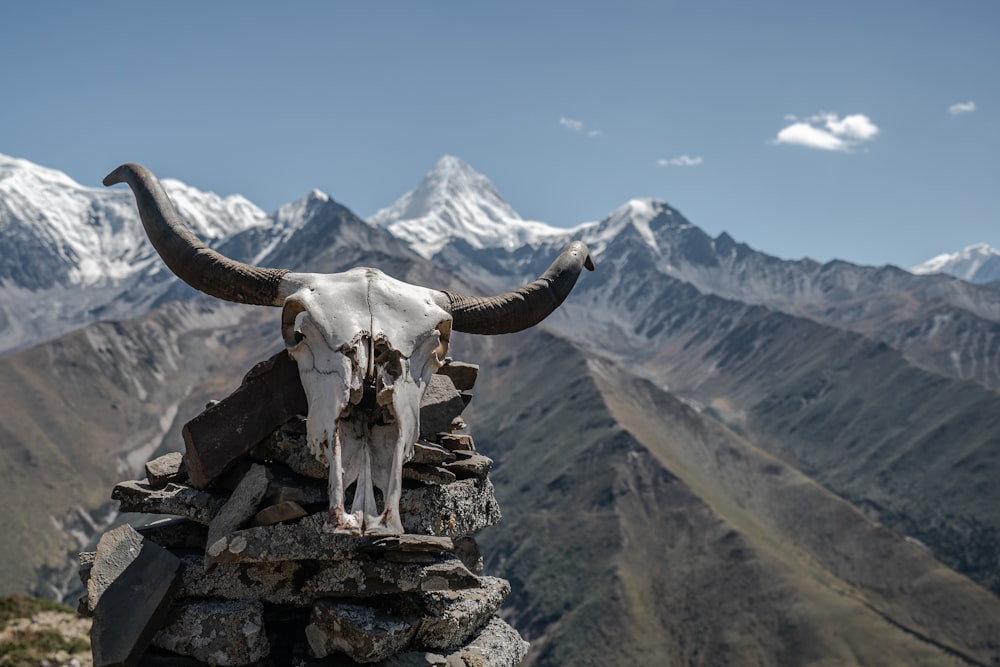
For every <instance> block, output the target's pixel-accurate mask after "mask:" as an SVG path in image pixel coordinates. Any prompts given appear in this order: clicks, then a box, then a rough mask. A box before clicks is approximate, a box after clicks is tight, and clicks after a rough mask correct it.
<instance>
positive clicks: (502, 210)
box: [368, 155, 566, 257]
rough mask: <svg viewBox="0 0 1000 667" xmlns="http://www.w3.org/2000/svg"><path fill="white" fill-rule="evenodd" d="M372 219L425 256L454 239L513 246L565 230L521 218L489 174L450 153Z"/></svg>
mask: <svg viewBox="0 0 1000 667" xmlns="http://www.w3.org/2000/svg"><path fill="white" fill-rule="evenodd" d="M368 221H369V222H370V223H372V224H374V225H378V226H380V227H385V228H387V229H388V230H389V231H390V232H392V234H394V235H395V236H397V237H399V238H401V239H403V240H405V241H406V242H408V243H409V244H410V246H411V247H412V248H413V249H414V250H415V251H417V252H418V253H420V254H421V255H423V256H424V257H432V256H433V255H434V254H435V253H436V252H437V251H439V250H440V249H441V248H442V247H443V246H444V245H445V244H447V243H448V241H450V240H452V239H456V238H460V239H463V240H465V241H466V242H468V243H469V245H471V246H472V247H474V248H484V247H503V248H507V249H509V250H510V249H514V248H517V247H520V246H522V245H524V244H525V243H533V242H537V241H539V240H542V239H545V238H549V237H552V236H558V235H561V234H564V233H565V232H566V230H564V229H559V228H557V227H551V226H549V225H546V224H544V223H541V222H530V221H526V220H523V219H522V218H521V216H519V215H518V214H517V212H516V211H514V209H513V208H511V206H510V204H508V203H507V202H506V201H504V200H503V198H502V197H500V195H499V194H498V193H497V191H496V189H495V188H494V187H493V184H492V183H491V182H490V180H489V179H488V178H486V177H485V176H483V175H482V174H480V173H478V172H477V171H475V170H474V169H473V168H472V167H470V166H469V165H468V164H467V163H466V162H465V161H463V160H461V159H459V158H457V157H453V156H451V155H446V156H444V157H442V158H441V159H440V160H438V162H437V164H436V165H434V168H433V169H431V170H430V171H429V172H427V174H426V175H425V176H424V178H423V180H422V181H421V182H420V184H419V185H418V186H417V187H416V188H415V189H413V190H411V191H410V192H407V193H406V194H405V195H403V196H402V197H401V198H400V199H399V200H397V201H396V202H395V203H394V204H392V205H391V206H388V207H386V208H383V209H382V210H380V211H378V212H377V213H375V214H374V215H373V216H371V218H369V220H368Z"/></svg>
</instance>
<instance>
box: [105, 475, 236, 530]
mask: <svg viewBox="0 0 1000 667" xmlns="http://www.w3.org/2000/svg"><path fill="white" fill-rule="evenodd" d="M226 498H227V496H226V495H224V494H221V493H213V492H211V491H201V490H199V489H195V488H193V487H190V486H187V485H184V484H167V485H166V486H165V487H164V488H162V489H156V488H153V487H152V486H150V485H149V484H146V483H145V482H140V481H136V480H129V481H127V482H121V483H120V484H118V485H116V486H115V488H114V490H113V491H112V492H111V499H112V500H117V501H118V502H119V503H120V507H119V511H121V512H143V513H146V514H172V515H174V516H182V517H184V518H187V519H191V520H192V521H197V522H198V523H202V524H205V525H206V526H207V525H208V524H209V523H211V521H212V518H213V517H214V516H215V515H216V513H218V511H219V509H220V508H221V507H222V506H223V505H225V504H226Z"/></svg>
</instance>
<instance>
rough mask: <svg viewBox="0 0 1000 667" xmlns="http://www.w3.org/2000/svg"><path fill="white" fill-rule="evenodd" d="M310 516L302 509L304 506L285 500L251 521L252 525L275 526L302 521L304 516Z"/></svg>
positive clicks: (268, 507) (265, 509) (271, 506)
mask: <svg viewBox="0 0 1000 667" xmlns="http://www.w3.org/2000/svg"><path fill="white" fill-rule="evenodd" d="M308 514H309V513H308V512H306V511H305V510H304V509H302V505H299V504H298V503H297V502H295V501H294V500H285V501H283V502H280V503H277V504H275V505H269V506H267V507H265V508H264V509H262V510H261V511H259V512H257V514H256V515H255V516H254V518H253V521H251V525H253V526H273V525H274V524H276V523H283V522H285V521H294V520H295V519H301V518H302V517H304V516H308Z"/></svg>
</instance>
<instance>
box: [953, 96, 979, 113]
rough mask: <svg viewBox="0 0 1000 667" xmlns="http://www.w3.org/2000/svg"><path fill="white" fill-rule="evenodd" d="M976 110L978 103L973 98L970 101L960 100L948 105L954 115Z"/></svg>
mask: <svg viewBox="0 0 1000 667" xmlns="http://www.w3.org/2000/svg"><path fill="white" fill-rule="evenodd" d="M975 110H976V103H975V102H973V101H972V100H969V101H968V102H958V103H957V104H952V105H951V106H950V107H948V113H950V114H951V115H952V116H961V115H962V114H964V113H972V112H973V111H975Z"/></svg>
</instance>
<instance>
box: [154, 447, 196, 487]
mask: <svg viewBox="0 0 1000 667" xmlns="http://www.w3.org/2000/svg"><path fill="white" fill-rule="evenodd" d="M146 479H147V480H148V481H149V485H150V486H152V487H154V488H157V489H159V488H162V487H164V486H166V485H167V484H168V483H170V482H180V481H184V480H185V479H187V470H186V469H185V468H184V456H183V455H182V454H181V453H180V452H170V453H169V454H164V455H163V456H161V457H159V458H155V459H153V460H152V461H150V462H148V463H147V464H146Z"/></svg>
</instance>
